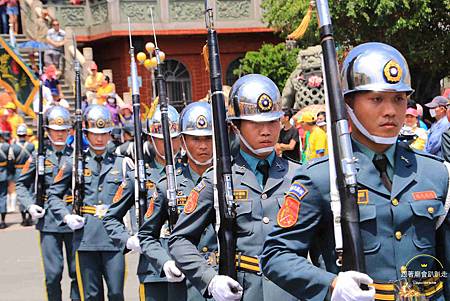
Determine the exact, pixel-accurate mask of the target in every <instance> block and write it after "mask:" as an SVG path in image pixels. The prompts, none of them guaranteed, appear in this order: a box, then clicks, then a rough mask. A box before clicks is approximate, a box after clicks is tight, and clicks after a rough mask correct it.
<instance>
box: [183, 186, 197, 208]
mask: <svg viewBox="0 0 450 301" xmlns="http://www.w3.org/2000/svg"><path fill="white" fill-rule="evenodd" d="M198 194H199V193H198V191H197V190H195V188H194V189H193V190H192V191H191V193H190V194H189V196H188V199H187V201H186V205H184V213H185V214H190V213H192V212H194V210H195V209H196V208H197V204H198Z"/></svg>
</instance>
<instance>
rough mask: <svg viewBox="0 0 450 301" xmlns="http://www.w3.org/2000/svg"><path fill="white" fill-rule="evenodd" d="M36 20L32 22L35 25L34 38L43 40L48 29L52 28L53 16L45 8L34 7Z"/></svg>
mask: <svg viewBox="0 0 450 301" xmlns="http://www.w3.org/2000/svg"><path fill="white" fill-rule="evenodd" d="M35 11H36V15H37V16H36V17H37V18H36V21H35V23H34V25H35V27H36V40H38V41H45V40H46V39H47V34H48V30H49V29H50V28H52V22H53V20H54V19H55V18H53V17H52V16H51V15H50V14H49V12H48V10H47V9H45V8H44V9H42V8H39V7H37V8H36V10H35Z"/></svg>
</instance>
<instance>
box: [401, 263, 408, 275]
mask: <svg viewBox="0 0 450 301" xmlns="http://www.w3.org/2000/svg"><path fill="white" fill-rule="evenodd" d="M407 271H408V268H407V267H406V265H402V266H401V267H400V273H406V272H407Z"/></svg>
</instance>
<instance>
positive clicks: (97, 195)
mask: <svg viewBox="0 0 450 301" xmlns="http://www.w3.org/2000/svg"><path fill="white" fill-rule="evenodd" d="M85 123H86V128H85V132H86V137H87V141H88V143H89V149H88V150H87V151H86V153H85V160H84V173H83V176H84V200H83V204H82V206H81V208H80V211H81V215H82V216H80V215H78V214H75V213H72V212H71V211H70V210H68V209H67V207H66V206H65V204H64V202H62V198H63V196H64V194H65V192H66V191H67V190H68V189H70V187H71V186H72V168H73V167H72V166H73V162H72V160H73V158H68V159H67V160H65V161H64V162H63V163H62V166H61V168H60V170H59V172H58V174H57V175H56V177H55V179H54V182H53V184H52V185H51V186H50V188H49V190H48V195H49V200H48V203H49V208H50V210H51V211H52V213H53V214H54V215H55V217H56V219H57V220H58V221H59V222H64V223H66V224H67V225H68V226H69V227H70V228H71V229H72V230H74V234H73V244H74V250H75V261H76V272H77V280H78V287H79V289H80V294H81V299H82V300H85V301H88V300H103V298H104V292H103V278H104V280H105V282H106V285H107V287H108V300H110V301H115V300H120V301H121V300H124V295H123V288H124V279H125V258H124V255H123V253H122V251H121V250H120V249H119V248H118V247H117V245H116V244H115V243H114V242H113V241H112V240H111V239H110V238H109V236H108V234H107V233H106V230H105V228H104V226H103V223H102V220H101V219H102V218H103V217H104V215H105V214H106V212H107V210H108V207H109V206H110V205H111V204H112V202H113V200H114V199H117V198H120V196H121V195H122V194H126V193H130V192H129V189H131V185H130V183H127V182H126V181H125V174H126V173H127V172H128V171H129V168H128V166H133V163H132V162H131V160H129V159H128V158H124V157H122V156H116V155H114V154H111V153H107V152H106V151H105V149H106V145H107V143H108V142H109V140H110V138H111V136H110V133H111V130H112V120H111V115H110V113H109V111H108V109H107V108H106V107H104V106H100V105H91V106H90V107H89V108H88V110H87V112H86V115H85ZM77 205H79V204H77Z"/></svg>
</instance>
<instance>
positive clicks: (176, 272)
mask: <svg viewBox="0 0 450 301" xmlns="http://www.w3.org/2000/svg"><path fill="white" fill-rule="evenodd" d="M163 271H164V274H166V278H167V281H169V282H181V281H183V280H184V277H185V276H184V274H183V273H182V272H181V271H180V269H179V268H177V266H176V265H175V261H173V260H167V261H166V262H165V263H164V265H163Z"/></svg>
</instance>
